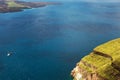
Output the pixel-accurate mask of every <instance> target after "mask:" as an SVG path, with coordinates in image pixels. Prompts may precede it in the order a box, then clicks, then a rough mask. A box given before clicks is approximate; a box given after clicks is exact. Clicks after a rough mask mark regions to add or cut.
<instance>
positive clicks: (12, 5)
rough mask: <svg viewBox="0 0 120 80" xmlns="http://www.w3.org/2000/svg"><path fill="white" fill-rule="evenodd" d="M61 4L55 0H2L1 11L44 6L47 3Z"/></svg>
mask: <svg viewBox="0 0 120 80" xmlns="http://www.w3.org/2000/svg"><path fill="white" fill-rule="evenodd" d="M52 4H59V3H55V2H25V1H17V0H0V13H8V12H18V11H23V10H24V9H31V8H38V7H44V6H47V5H52Z"/></svg>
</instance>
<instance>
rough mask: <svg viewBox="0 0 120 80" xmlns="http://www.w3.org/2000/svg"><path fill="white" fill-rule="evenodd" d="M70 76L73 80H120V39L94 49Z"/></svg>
mask: <svg viewBox="0 0 120 80" xmlns="http://www.w3.org/2000/svg"><path fill="white" fill-rule="evenodd" d="M71 75H72V76H73V77H74V80H120V38H118V39H115V40H112V41H109V42H107V43H104V44H102V45H100V46H98V47H96V48H95V49H94V50H93V51H92V52H91V53H90V54H89V55H87V56H85V57H83V58H82V59H81V61H80V62H78V63H77V65H76V67H75V68H74V69H73V71H72V72H71Z"/></svg>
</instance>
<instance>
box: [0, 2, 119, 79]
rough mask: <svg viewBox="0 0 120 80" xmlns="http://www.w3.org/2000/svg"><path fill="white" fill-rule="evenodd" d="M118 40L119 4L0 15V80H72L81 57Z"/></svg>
mask: <svg viewBox="0 0 120 80" xmlns="http://www.w3.org/2000/svg"><path fill="white" fill-rule="evenodd" d="M119 37H120V3H89V2H77V3H75V2H74V3H72V2H63V3H62V5H49V6H46V7H41V8H37V9H29V10H24V11H23V12H15V13H5V14H2V13H0V80H72V79H71V76H70V72H71V70H72V69H73V68H74V67H75V65H76V63H77V62H78V61H79V60H80V59H81V58H82V57H83V56H85V55H87V54H89V53H90V52H91V51H92V50H93V48H95V47H96V46H97V45H99V44H102V43H104V42H106V41H109V40H111V39H115V38H119ZM8 53H10V54H11V55H10V56H7V54H8Z"/></svg>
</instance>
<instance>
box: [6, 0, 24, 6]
mask: <svg viewBox="0 0 120 80" xmlns="http://www.w3.org/2000/svg"><path fill="white" fill-rule="evenodd" d="M7 5H8V7H24V5H21V4H17V3H16V2H14V1H8V2H7Z"/></svg>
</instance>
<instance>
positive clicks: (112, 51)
mask: <svg viewBox="0 0 120 80" xmlns="http://www.w3.org/2000/svg"><path fill="white" fill-rule="evenodd" d="M119 50H120V38H118V39H115V40H112V41H109V42H107V43H104V44H102V45H100V46H98V47H96V48H95V49H94V51H98V52H101V53H104V54H107V55H109V56H111V57H114V56H116V52H117V51H119ZM119 52H120V51H119ZM117 55H120V53H119V54H117Z"/></svg>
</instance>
